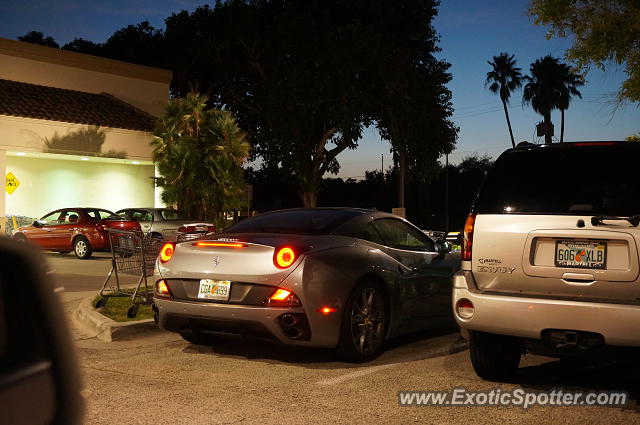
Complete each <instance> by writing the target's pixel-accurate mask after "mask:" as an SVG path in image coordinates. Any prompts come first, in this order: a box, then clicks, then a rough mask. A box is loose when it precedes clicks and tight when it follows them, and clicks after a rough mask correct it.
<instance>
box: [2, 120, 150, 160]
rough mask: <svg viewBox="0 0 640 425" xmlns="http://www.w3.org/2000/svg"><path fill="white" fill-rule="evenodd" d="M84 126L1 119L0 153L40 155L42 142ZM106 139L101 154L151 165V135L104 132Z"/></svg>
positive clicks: (133, 132)
mask: <svg viewBox="0 0 640 425" xmlns="http://www.w3.org/2000/svg"><path fill="white" fill-rule="evenodd" d="M86 127H87V126H86V125H85V124H71V123H66V122H60V121H47V120H38V119H32V118H20V117H12V116H8V115H0V149H4V150H8V151H12V150H13V151H25V152H42V150H43V148H44V140H45V139H47V138H49V139H50V138H51V137H54V135H55V134H58V135H59V136H64V135H66V134H68V133H71V132H74V131H78V130H79V129H82V128H86ZM102 128H103V129H104V130H105V132H106V139H105V142H104V145H102V152H107V151H109V150H115V151H123V152H126V157H127V158H129V159H135V160H142V161H150V160H152V148H151V145H150V144H149V143H150V142H151V140H152V139H153V136H152V135H151V133H146V132H144V131H135V130H124V129H117V128H104V127H102Z"/></svg>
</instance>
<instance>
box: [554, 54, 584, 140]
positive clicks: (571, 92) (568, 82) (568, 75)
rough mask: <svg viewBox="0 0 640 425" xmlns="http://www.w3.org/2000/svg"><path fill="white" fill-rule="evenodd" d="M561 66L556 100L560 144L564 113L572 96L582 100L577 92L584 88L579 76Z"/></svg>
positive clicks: (564, 65) (566, 66)
mask: <svg viewBox="0 0 640 425" xmlns="http://www.w3.org/2000/svg"><path fill="white" fill-rule="evenodd" d="M561 66H562V69H563V72H564V78H563V81H562V87H561V92H560V98H559V99H558V109H560V115H561V117H562V121H561V122H562V124H561V125H560V143H562V142H563V141H564V111H565V110H567V109H569V103H571V99H572V98H573V97H574V96H578V97H579V98H580V99H582V94H581V93H580V92H579V91H578V87H581V86H584V78H583V77H582V76H581V75H579V74H576V73H574V72H573V71H572V70H571V67H570V66H569V65H566V64H561Z"/></svg>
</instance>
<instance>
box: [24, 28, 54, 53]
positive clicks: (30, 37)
mask: <svg viewBox="0 0 640 425" xmlns="http://www.w3.org/2000/svg"><path fill="white" fill-rule="evenodd" d="M18 40H20V41H24V42H25V43H31V44H39V45H41V46H47V47H55V48H56V49H57V48H58V47H60V46H59V45H58V43H56V40H55V39H54V38H53V37H51V36H48V37H45V36H44V34H43V33H42V32H40V31H29V32H28V33H26V34H25V35H21V36H19V37H18Z"/></svg>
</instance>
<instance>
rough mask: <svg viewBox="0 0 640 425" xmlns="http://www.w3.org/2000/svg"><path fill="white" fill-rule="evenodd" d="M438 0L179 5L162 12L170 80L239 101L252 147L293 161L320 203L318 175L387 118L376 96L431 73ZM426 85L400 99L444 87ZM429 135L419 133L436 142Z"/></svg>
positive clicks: (311, 201)
mask: <svg viewBox="0 0 640 425" xmlns="http://www.w3.org/2000/svg"><path fill="white" fill-rule="evenodd" d="M436 4H437V2H435V1H433V0H409V1H406V2H391V1H388V0H355V1H352V2H346V3H345V2H341V1H339V0H304V1H303V0H290V1H280V0H235V1H229V2H219V3H216V5H215V7H213V8H209V7H206V6H203V7H200V8H198V9H196V10H195V11H194V12H192V13H187V12H181V13H178V14H174V15H172V16H171V17H170V18H169V19H167V21H166V22H167V30H166V41H167V46H168V47H167V49H168V53H167V56H168V57H171V58H173V59H174V62H173V65H174V66H175V67H173V69H174V75H175V80H174V84H173V90H174V92H176V93H182V92H185V91H187V90H189V89H190V87H193V86H196V87H198V89H199V90H201V91H204V92H206V93H209V94H210V95H211V99H212V100H213V101H214V102H215V104H216V105H217V106H220V107H224V108H228V109H230V110H232V111H234V113H235V114H236V116H237V117H238V119H239V121H240V122H241V125H242V127H243V128H246V129H248V130H249V131H250V135H251V140H252V142H253V145H254V148H255V149H254V153H255V154H256V155H258V156H260V157H261V158H262V159H263V161H264V162H265V163H266V164H268V165H270V166H275V165H280V166H282V167H284V168H288V169H290V170H291V171H293V173H294V174H295V175H296V177H297V180H298V186H299V193H300V196H301V199H302V200H303V204H304V205H306V206H314V205H316V202H317V193H318V188H319V185H320V182H321V179H322V176H323V175H324V174H326V173H336V172H337V171H338V170H339V163H338V161H337V157H338V155H339V154H340V153H341V152H343V151H344V150H346V149H353V148H355V147H356V146H357V143H358V140H359V139H360V137H361V134H362V130H363V128H364V127H365V126H368V125H372V124H374V123H375V122H377V121H379V120H381V119H383V112H382V108H381V107H380V105H382V104H385V103H387V104H391V103H392V102H393V101H394V100H396V97H398V96H399V95H402V94H400V93H397V92H393V91H392V90H389V87H391V84H390V83H389V84H387V82H388V81H391V80H392V81H393V82H401V81H402V80H403V79H405V80H411V79H417V77H415V76H413V75H418V74H423V75H425V76H428V75H429V74H430V73H432V71H430V70H429V69H428V64H427V62H428V61H426V59H425V58H426V55H427V54H432V53H433V52H434V46H435V39H436V34H435V32H434V31H433V28H432V27H431V20H432V18H433V16H434V10H435V5H436ZM380 22H385V25H380ZM421 55H423V56H421ZM388 64H394V66H395V68H394V67H392V66H388ZM392 69H393V70H394V72H395V74H392V73H390V72H389V71H390V70H392ZM424 80H425V81H434V80H435V79H433V78H431V79H428V78H426V77H425V78H424ZM424 87H427V90H423V89H424ZM420 89H421V90H420V91H419V92H416V93H413V94H412V96H411V97H410V98H408V99H406V101H407V102H408V103H407V104H406V105H403V107H404V110H411V109H412V107H413V109H414V110H418V109H422V108H423V107H422V106H421V105H422V104H428V105H433V104H434V103H436V100H431V99H432V98H434V97H437V96H438V94H437V93H438V90H439V89H435V88H433V89H431V90H429V87H428V86H427V85H426V84H423V85H422V86H421V87H420ZM403 93H404V92H403ZM397 102H398V103H399V102H400V101H399V100H398V101H397ZM409 102H410V103H409ZM445 109H446V108H445ZM422 110H423V109H422ZM397 112H398V114H400V113H401V111H397ZM431 116H433V117H434V118H433V119H432V121H431V122H435V121H436V120H437V118H436V117H439V115H436V114H431ZM426 117H428V116H426V115H423V116H421V117H420V119H418V120H417V122H419V121H421V120H425V119H426ZM415 125H417V124H415ZM416 133H417V132H416ZM426 134H429V133H428V132H426V133H424V132H423V133H422V138H421V139H420V140H421V141H423V142H425V144H429V143H432V142H433V143H436V141H437V139H436V138H435V137H434V138H429V139H427V138H426V137H425V135H426ZM395 139H396V140H398V138H397V137H396V138H395ZM414 139H415V138H414ZM447 142H448V141H447ZM434 151H437V149H434ZM417 161H420V159H418V160H417ZM427 161H428V160H424V162H427Z"/></svg>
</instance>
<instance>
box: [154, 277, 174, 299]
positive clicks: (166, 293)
mask: <svg viewBox="0 0 640 425" xmlns="http://www.w3.org/2000/svg"><path fill="white" fill-rule="evenodd" d="M156 294H158V296H161V297H171V291H170V290H169V286H168V285H167V282H166V281H165V280H164V279H161V280H159V281H157V282H156Z"/></svg>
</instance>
